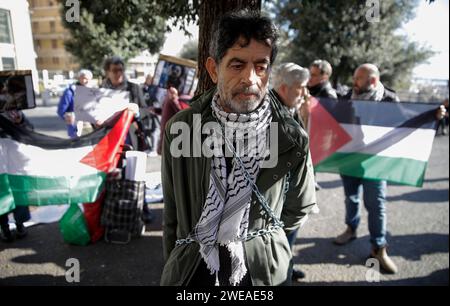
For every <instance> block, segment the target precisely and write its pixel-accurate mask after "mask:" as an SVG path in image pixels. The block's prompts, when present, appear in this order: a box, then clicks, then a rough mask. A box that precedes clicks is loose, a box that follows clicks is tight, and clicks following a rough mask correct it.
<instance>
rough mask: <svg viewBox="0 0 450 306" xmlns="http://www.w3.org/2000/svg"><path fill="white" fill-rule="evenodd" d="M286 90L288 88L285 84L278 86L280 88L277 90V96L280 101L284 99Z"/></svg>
mask: <svg viewBox="0 0 450 306" xmlns="http://www.w3.org/2000/svg"><path fill="white" fill-rule="evenodd" d="M288 89H289V88H288V86H287V84H286V83H282V84H281V85H280V87H279V88H278V94H279V95H280V97H281V98H282V99H286V96H287V92H288Z"/></svg>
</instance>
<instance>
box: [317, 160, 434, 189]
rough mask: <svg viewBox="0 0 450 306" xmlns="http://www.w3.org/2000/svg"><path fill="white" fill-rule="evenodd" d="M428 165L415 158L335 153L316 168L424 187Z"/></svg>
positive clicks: (319, 170) (323, 170) (322, 170)
mask: <svg viewBox="0 0 450 306" xmlns="http://www.w3.org/2000/svg"><path fill="white" fill-rule="evenodd" d="M426 167H427V162H424V161H418V160H415V159H408V158H398V157H385V156H378V155H371V154H362V153H334V154H333V155H331V156H330V157H328V158H327V159H325V160H324V161H322V162H321V163H319V164H318V165H316V167H315V170H316V171H317V172H333V173H340V174H343V175H348V176H355V177H361V178H367V179H380V180H387V181H390V182H395V183H400V184H404V185H411V186H417V187H422V184H423V180H424V175H425V169H426Z"/></svg>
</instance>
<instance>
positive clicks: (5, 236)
mask: <svg viewBox="0 0 450 306" xmlns="http://www.w3.org/2000/svg"><path fill="white" fill-rule="evenodd" d="M0 236H1V239H2V241H3V242H8V243H9V242H13V241H14V235H13V234H12V233H11V231H10V230H9V228H8V229H5V228H2V232H1V235H0Z"/></svg>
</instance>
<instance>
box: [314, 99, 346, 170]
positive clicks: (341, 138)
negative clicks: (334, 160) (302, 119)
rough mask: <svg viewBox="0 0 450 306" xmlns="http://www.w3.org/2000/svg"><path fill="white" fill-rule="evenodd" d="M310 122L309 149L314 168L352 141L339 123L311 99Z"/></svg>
mask: <svg viewBox="0 0 450 306" xmlns="http://www.w3.org/2000/svg"><path fill="white" fill-rule="evenodd" d="M309 122H310V127H309V131H310V132H309V143H310V144H309V148H310V151H311V158H312V162H313V165H314V166H315V165H317V164H318V163H320V162H321V161H323V160H324V159H325V158H327V157H329V156H330V155H331V154H333V153H334V152H336V151H337V150H338V149H339V148H340V147H342V146H343V145H345V144H346V143H348V142H349V141H351V140H352V137H351V136H350V135H349V134H348V133H347V132H346V131H345V130H344V129H343V128H342V127H341V125H340V124H339V122H338V121H336V119H334V117H333V116H332V115H331V114H330V113H329V112H328V111H327V110H326V109H325V108H324V107H323V106H322V105H321V104H320V102H319V101H318V100H317V99H315V98H311V102H310V117H309Z"/></svg>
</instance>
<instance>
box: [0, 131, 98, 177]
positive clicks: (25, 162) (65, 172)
mask: <svg viewBox="0 0 450 306" xmlns="http://www.w3.org/2000/svg"><path fill="white" fill-rule="evenodd" d="M92 148H93V147H92V146H85V147H80V148H67V149H58V150H46V149H42V148H40V147H36V146H33V145H26V144H23V143H19V142H17V141H14V140H11V139H0V159H1V160H2V162H1V163H0V173H8V174H18V175H33V176H81V175H90V174H94V173H97V172H98V170H97V169H95V168H93V167H91V166H88V165H86V164H83V163H80V160H81V159H82V158H83V157H84V156H86V155H87V154H88V153H89V152H91V151H92Z"/></svg>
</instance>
